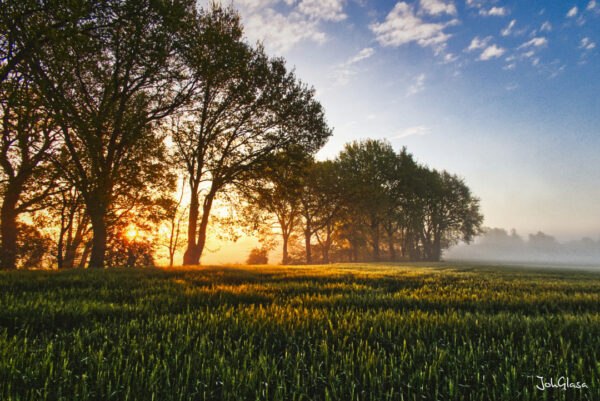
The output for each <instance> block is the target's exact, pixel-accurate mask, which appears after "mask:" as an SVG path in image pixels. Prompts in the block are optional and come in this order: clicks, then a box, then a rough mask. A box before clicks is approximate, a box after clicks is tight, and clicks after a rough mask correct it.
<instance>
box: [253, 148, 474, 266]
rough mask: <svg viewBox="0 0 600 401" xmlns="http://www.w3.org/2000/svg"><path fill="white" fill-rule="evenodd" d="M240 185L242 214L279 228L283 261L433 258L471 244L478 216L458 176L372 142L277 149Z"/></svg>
mask: <svg viewBox="0 0 600 401" xmlns="http://www.w3.org/2000/svg"><path fill="white" fill-rule="evenodd" d="M242 189H243V191H242V195H243V198H244V200H245V204H246V206H247V210H246V212H245V213H243V214H242V216H243V218H242V220H248V221H253V222H255V224H253V227H263V228H266V229H264V230H263V232H264V233H267V236H268V235H269V233H272V232H276V233H278V234H279V236H280V238H281V244H282V253H283V260H282V263H283V264H288V263H299V262H306V263H313V262H315V261H319V262H322V263H329V262H331V261H354V262H356V261H365V260H374V261H377V260H383V259H387V260H397V259H399V258H402V259H404V260H407V259H410V260H429V261H437V260H440V257H441V255H442V250H443V249H445V248H447V247H448V246H450V245H452V244H454V243H456V242H458V241H465V242H470V241H471V240H472V239H473V238H474V237H475V236H476V235H477V234H478V233H479V232H480V227H481V223H482V220H483V217H482V215H481V214H480V212H479V200H478V199H477V198H475V197H473V196H472V195H471V192H470V190H469V188H468V187H467V186H466V185H465V183H464V182H463V180H461V179H460V178H458V177H457V176H455V175H451V174H449V173H447V172H446V171H442V172H439V171H436V170H432V169H429V168H427V167H425V166H422V165H419V164H418V163H416V162H415V160H414V159H413V157H412V155H411V154H409V153H408V152H407V151H406V149H402V151H401V152H400V153H396V152H395V151H394V150H393V148H392V147H391V145H390V144H389V143H387V142H384V141H377V140H365V141H361V142H354V143H350V144H347V145H346V147H345V148H344V150H342V151H341V152H340V153H339V155H338V156H337V157H336V158H335V159H334V160H326V161H316V160H315V159H314V158H313V157H312V156H311V155H310V154H306V153H303V152H302V151H300V150H296V151H292V152H289V151H288V152H280V153H277V154H275V155H273V156H272V157H271V158H269V159H267V160H266V161H265V164H264V166H263V168H262V169H261V170H260V172H259V174H257V175H255V176H253V177H250V179H248V180H247V183H246V185H245V186H244V187H242ZM248 216H250V217H251V218H250V219H249V218H248ZM264 242H265V244H272V242H269V241H264ZM266 246H267V247H268V246H269V245H266ZM290 247H291V248H293V251H292V252H290ZM315 250H316V251H317V255H316V257H315V254H314V253H315Z"/></svg>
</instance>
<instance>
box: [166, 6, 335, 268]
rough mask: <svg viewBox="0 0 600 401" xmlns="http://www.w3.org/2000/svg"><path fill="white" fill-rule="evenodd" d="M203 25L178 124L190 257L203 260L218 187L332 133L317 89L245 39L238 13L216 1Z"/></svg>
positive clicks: (189, 261)
mask: <svg viewBox="0 0 600 401" xmlns="http://www.w3.org/2000/svg"><path fill="white" fill-rule="evenodd" d="M204 26H205V29H204V30H203V31H202V33H201V36H202V43H203V44H204V46H206V47H207V48H208V49H210V51H206V52H199V55H198V57H197V58H195V59H192V63H191V68H192V70H193V71H194V73H195V74H196V75H195V76H196V77H197V78H198V82H199V83H200V85H199V87H198V88H197V90H196V91H195V96H194V98H193V103H192V107H191V108H190V112H189V113H187V114H186V115H184V116H181V117H180V120H179V124H177V126H176V128H175V129H174V130H173V140H174V142H175V144H176V147H177V151H178V155H179V158H180V163H181V165H182V167H183V168H184V170H185V172H186V173H187V176H188V180H189V187H190V206H189V219H188V243H187V249H186V251H185V253H184V259H183V263H184V264H186V265H196V264H199V263H200V257H201V255H202V252H203V250H204V247H205V243H206V234H207V227H208V223H209V218H210V212H211V208H212V206H213V203H214V201H215V198H216V196H217V195H218V194H219V193H220V192H222V191H223V190H224V189H225V188H227V187H229V186H235V185H238V184H239V183H240V182H241V180H243V179H244V176H245V174H246V173H247V172H248V171H249V170H251V169H252V168H253V167H254V166H255V165H257V164H258V163H259V162H260V161H261V160H263V159H264V158H265V157H267V156H268V155H269V154H270V153H272V152H275V151H277V150H281V149H284V148H286V147H289V146H292V145H300V146H302V147H304V148H306V149H307V150H309V151H313V150H314V149H318V148H319V147H321V146H322V145H323V144H324V142H325V140H326V139H327V137H328V136H329V135H330V134H331V131H330V130H329V128H328V127H327V125H326V123H325V118H324V113H323V110H322V107H321V105H320V104H319V103H318V102H317V101H316V100H314V92H313V90H311V89H309V88H307V87H306V86H305V85H303V84H301V83H299V82H298V81H297V80H296V77H295V76H294V74H293V73H289V72H287V71H286V68H285V64H284V61H283V60H282V59H269V58H268V57H267V56H266V55H265V54H264V51H263V49H262V48H260V47H259V48H257V49H254V48H252V47H251V46H249V45H248V44H247V43H245V42H244V41H243V40H242V27H241V25H240V22H239V16H238V15H237V14H236V13H234V12H232V11H231V10H223V9H221V8H214V9H213V10H212V14H211V15H210V18H208V16H207V18H206V22H205V24H204ZM200 208H202V210H201V211H200Z"/></svg>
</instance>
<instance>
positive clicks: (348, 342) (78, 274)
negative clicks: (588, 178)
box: [0, 264, 600, 401]
mask: <svg viewBox="0 0 600 401" xmlns="http://www.w3.org/2000/svg"><path fill="white" fill-rule="evenodd" d="M599 358H600V273H594V272H586V271H583V270H557V269H547V270H543V269H527V268H515V267H503V266H496V267H493V266H475V265H459V264H430V265H427V264H410V265H390V264H364V265H361V264H348V265H330V266H308V267H272V266H269V267H252V266H250V267H249V266H230V267H202V268H198V269H175V270H161V269H136V270H132V269H116V270H105V271H65V272H45V271H19V272H3V273H1V274H0V400H31V401H34V400H35V401H41V400H69V401H71V400H157V401H158V400H160V401H163V400H164V401H168V400H344V401H350V400H486V401H488V400H599V399H600V361H599ZM540 377H542V378H543V379H540ZM561 377H563V379H562V380H561ZM567 379H568V380H569V385H567V384H566V383H567V381H566V380H567ZM542 381H543V382H544V383H550V382H551V383H552V384H554V385H558V384H559V383H560V384H561V385H563V384H564V386H563V387H555V388H552V387H549V388H545V389H544V390H540V389H539V387H542ZM577 382H579V386H580V387H581V388H574V387H572V386H575V387H576V386H577Z"/></svg>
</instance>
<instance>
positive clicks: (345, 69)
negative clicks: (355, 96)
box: [333, 47, 375, 86]
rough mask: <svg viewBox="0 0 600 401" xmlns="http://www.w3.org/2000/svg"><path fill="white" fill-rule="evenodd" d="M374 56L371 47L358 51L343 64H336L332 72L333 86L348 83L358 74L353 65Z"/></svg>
mask: <svg viewBox="0 0 600 401" xmlns="http://www.w3.org/2000/svg"><path fill="white" fill-rule="evenodd" d="M373 54H375V50H374V49H373V48H371V47H366V48H364V49H362V50H361V51H359V52H358V53H357V54H356V55H355V56H352V57H350V58H349V59H348V60H346V61H345V62H343V63H341V64H338V65H337V66H336V67H335V69H334V72H333V78H334V82H333V85H334V86H344V85H347V84H348V83H349V82H350V79H351V78H352V77H353V76H355V75H356V74H358V70H357V69H356V67H354V64H356V63H358V62H359V61H362V60H365V59H367V58H369V57H371V56H373Z"/></svg>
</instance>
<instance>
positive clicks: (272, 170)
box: [238, 148, 311, 265]
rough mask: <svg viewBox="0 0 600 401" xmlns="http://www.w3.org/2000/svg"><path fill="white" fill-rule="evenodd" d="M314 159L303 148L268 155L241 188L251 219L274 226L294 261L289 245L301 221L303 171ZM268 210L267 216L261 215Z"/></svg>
mask: <svg viewBox="0 0 600 401" xmlns="http://www.w3.org/2000/svg"><path fill="white" fill-rule="evenodd" d="M310 163H311V158H310V155H308V154H306V153H305V152H304V151H303V150H302V149H293V148H292V149H288V150H285V151H281V152H277V153H274V154H272V155H269V156H268V157H266V158H265V159H264V160H263V161H262V162H261V163H260V164H258V165H257V167H256V168H255V169H253V170H252V171H251V172H250V174H249V177H248V179H247V180H245V181H244V183H243V185H239V186H238V188H239V190H240V191H241V193H242V194H243V195H244V196H243V199H244V200H245V204H246V205H247V207H246V209H247V210H246V212H245V213H244V216H245V217H246V220H248V221H251V220H252V221H256V220H260V222H259V223H258V224H263V225H269V226H270V227H273V226H274V229H275V230H276V231H277V232H278V233H279V234H280V235H281V243H282V255H283V256H282V261H281V263H282V264H284V265H287V264H288V263H289V262H290V259H289V252H288V245H289V242H290V237H291V236H292V235H293V234H294V232H295V230H296V229H297V227H298V223H299V218H300V216H299V207H300V194H301V188H302V174H303V172H304V171H305V169H306V167H307V165H308V164H310ZM257 214H264V216H257Z"/></svg>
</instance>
